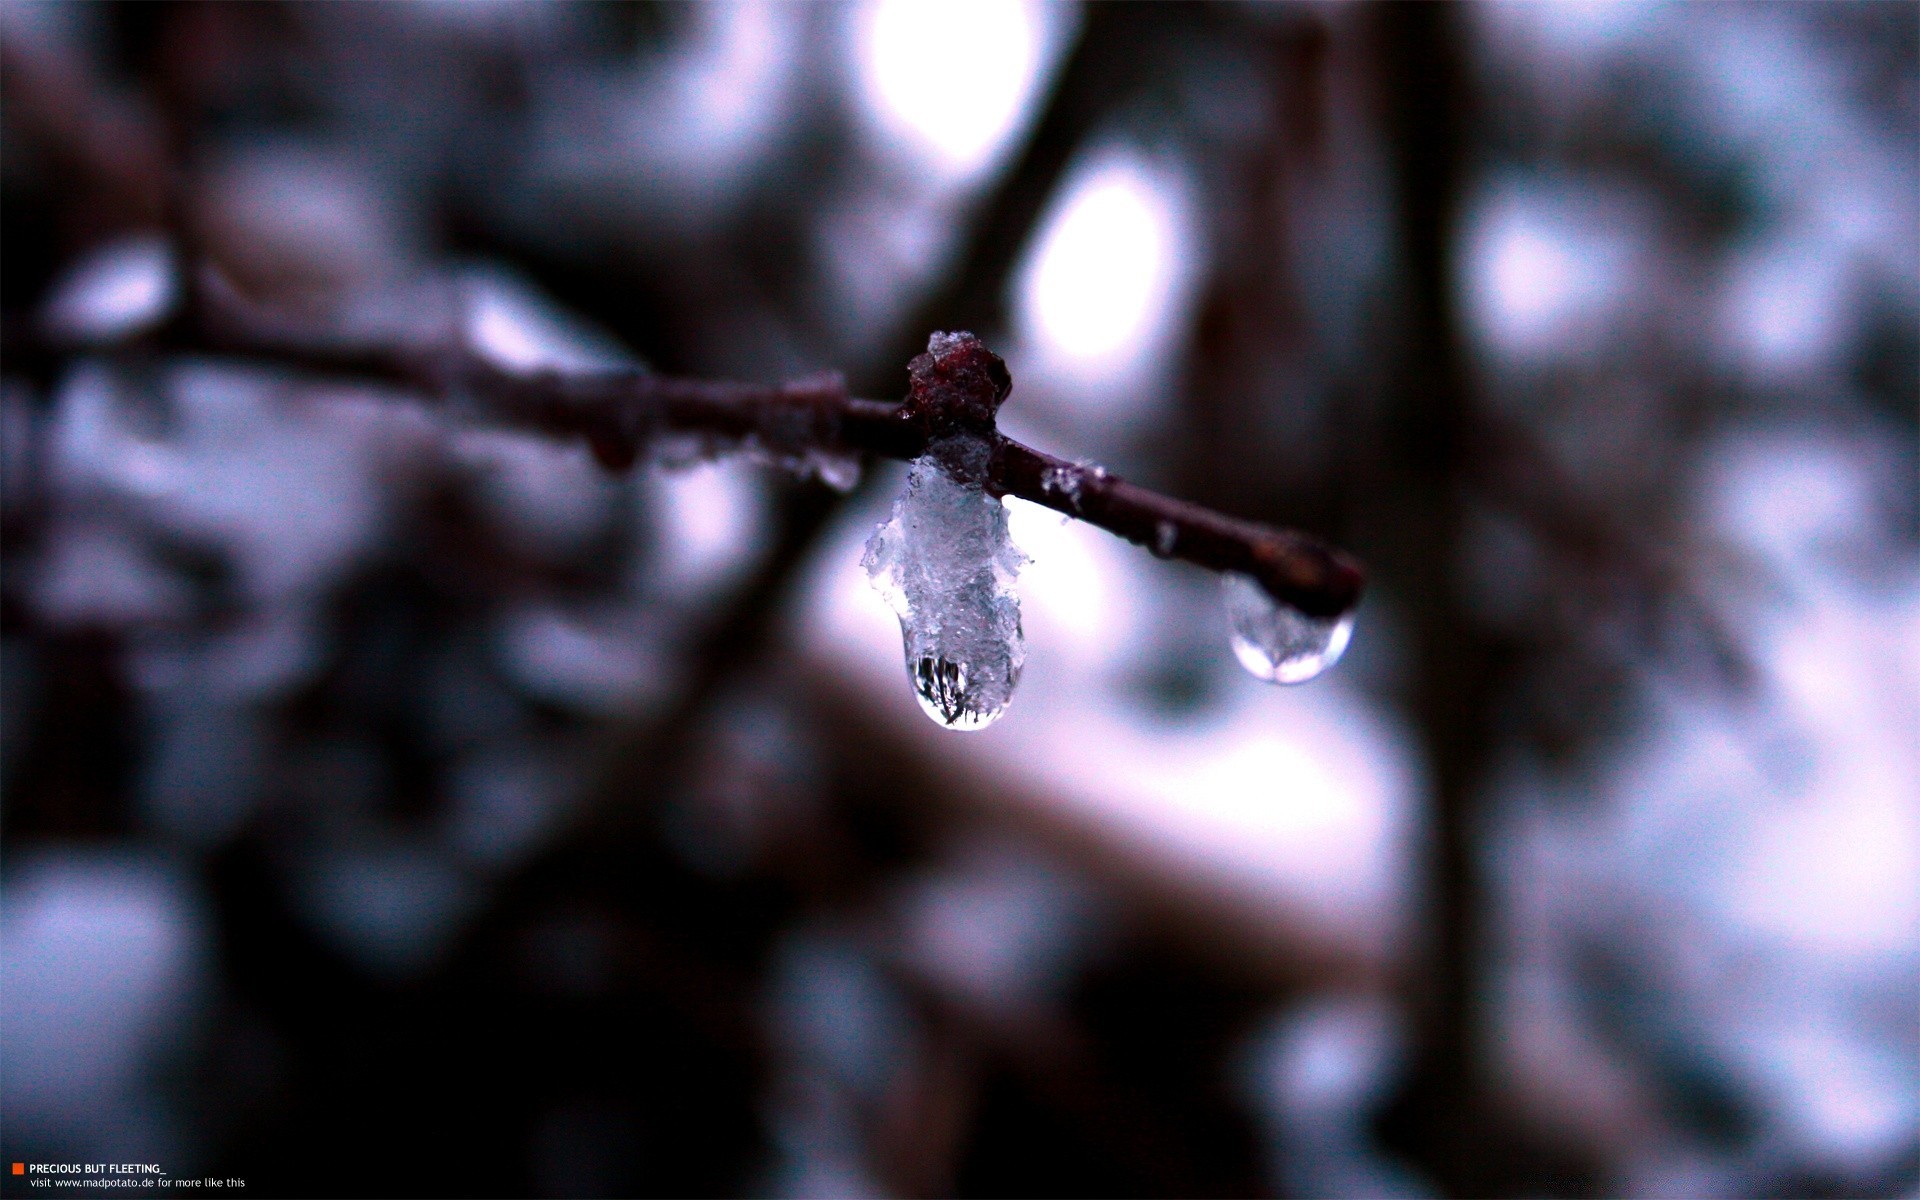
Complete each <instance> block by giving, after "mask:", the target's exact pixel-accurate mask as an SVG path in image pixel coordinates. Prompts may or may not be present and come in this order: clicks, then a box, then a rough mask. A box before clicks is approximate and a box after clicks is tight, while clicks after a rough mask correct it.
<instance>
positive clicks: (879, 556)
mask: <svg viewBox="0 0 1920 1200" xmlns="http://www.w3.org/2000/svg"><path fill="white" fill-rule="evenodd" d="M985 455H986V448H985V447H984V446H983V445H978V446H969V445H960V444H954V443H949V444H946V445H943V446H938V447H935V448H934V450H932V451H930V452H929V453H928V454H927V455H924V456H922V457H921V458H919V459H917V460H916V461H915V462H914V464H913V466H912V468H911V470H909V472H908V473H907V488H906V491H905V492H903V493H902V494H901V496H900V498H899V499H898V500H896V501H895V502H894V505H893V519H892V520H890V521H888V522H887V523H886V524H884V525H882V526H880V527H879V528H878V529H877V530H875V531H874V534H873V536H872V537H871V538H870V539H868V541H867V552H866V556H865V558H864V559H862V565H863V566H865V567H866V569H867V574H868V576H869V577H870V578H871V579H872V580H873V586H874V587H875V588H876V589H878V590H879V592H880V594H881V595H882V596H884V597H885V598H886V601H887V604H888V606H889V607H891V608H892V609H893V611H894V612H895V613H896V614H897V615H898V616H899V618H900V637H901V641H902V642H903V643H904V644H905V647H906V656H907V677H908V678H909V679H910V680H911V681H912V683H913V690H914V693H915V695H917V696H918V697H919V698H920V707H921V708H923V709H925V710H926V713H927V715H928V716H929V717H932V718H933V719H934V720H935V721H936V722H938V723H939V724H941V725H944V726H946V727H947V728H949V729H981V728H984V727H986V726H987V725H990V724H992V723H993V722H994V721H995V720H996V719H998V718H999V716H1000V714H1001V713H1003V712H1005V711H1006V708H1007V703H1008V702H1009V701H1010V700H1012V698H1013V689H1014V685H1015V684H1016V683H1018V682H1019V680H1020V667H1021V665H1022V664H1023V663H1024V662H1025V660H1026V648H1025V644H1024V642H1023V640H1022V637H1021V632H1020V601H1019V598H1018V597H1017V596H1015V595H1014V590H1013V584H1014V578H1015V576H1016V575H1017V574H1018V573H1019V570H1020V566H1021V564H1022V563H1023V562H1025V561H1026V559H1025V557H1024V556H1023V555H1022V554H1021V553H1020V551H1019V550H1018V549H1017V548H1015V546H1014V544H1013V540H1012V539H1011V538H1010V537H1009V536H1008V535H1007V510H1006V508H1005V506H1004V505H1002V504H1001V502H1000V501H999V500H997V499H995V498H994V497H992V496H990V495H988V494H987V492H986V489H985V488H983V487H981V486H980V485H979V484H977V483H972V482H966V481H964V479H956V478H955V477H954V474H952V473H950V472H949V470H948V469H947V467H945V466H943V465H941V464H942V461H945V462H947V463H951V464H955V465H957V466H959V467H961V468H962V469H961V471H960V472H959V473H960V474H961V475H962V476H963V477H970V478H972V479H980V478H984V475H985V470H984V468H985ZM974 457H978V459H979V461H978V462H977V463H975V462H973V461H972V459H973V458H974ZM967 468H972V469H967Z"/></svg>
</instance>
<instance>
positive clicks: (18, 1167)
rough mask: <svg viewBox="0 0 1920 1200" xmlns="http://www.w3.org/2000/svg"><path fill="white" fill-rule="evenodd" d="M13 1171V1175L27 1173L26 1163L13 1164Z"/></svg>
mask: <svg viewBox="0 0 1920 1200" xmlns="http://www.w3.org/2000/svg"><path fill="white" fill-rule="evenodd" d="M13 1173H14V1174H15V1175H25V1174H26V1173H27V1164H25V1163H15V1164H13Z"/></svg>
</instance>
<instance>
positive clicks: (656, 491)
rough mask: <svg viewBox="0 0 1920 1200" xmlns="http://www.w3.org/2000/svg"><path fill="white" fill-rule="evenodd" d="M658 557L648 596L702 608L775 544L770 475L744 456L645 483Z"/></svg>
mask: <svg viewBox="0 0 1920 1200" xmlns="http://www.w3.org/2000/svg"><path fill="white" fill-rule="evenodd" d="M641 486H642V488H643V493H644V495H645V497H646V499H647V503H646V505H645V506H644V509H643V513H642V515H643V518H644V519H645V520H647V521H648V522H650V524H651V526H652V528H651V531H650V533H649V544H650V546H651V548H652V553H651V554H649V555H648V556H647V559H646V561H645V563H644V566H643V567H642V568H641V569H644V571H645V578H644V579H642V580H638V581H636V583H637V584H638V586H640V587H641V588H642V589H643V590H644V591H645V592H646V593H647V594H650V595H651V594H658V595H661V596H665V597H668V598H669V599H671V600H673V601H675V602H678V603H684V604H689V605H693V604H697V603H699V602H701V601H703V600H705V599H707V598H709V597H711V596H713V595H714V594H716V593H717V592H719V591H721V590H722V589H724V588H725V587H727V585H728V584H730V583H732V582H734V581H735V580H737V579H739V578H740V576H741V575H742V574H743V573H744V572H745V571H746V570H747V569H748V568H750V567H751V566H752V565H753V562H754V560H755V559H756V558H758V557H759V555H760V554H761V553H762V552H763V551H764V550H765V549H766V547H767V544H768V542H769V541H770V540H771V538H772V530H771V528H770V525H771V523H772V513H771V512H770V511H769V505H770V498H769V496H768V494H767V482H766V477H765V471H764V470H763V469H762V468H760V467H759V466H757V465H755V464H754V463H751V462H749V461H747V459H746V457H745V456H744V455H735V456H732V457H728V458H722V459H714V460H710V461H707V462H701V463H695V464H693V465H692V466H688V467H684V468H679V469H666V470H651V471H648V472H647V474H646V477H645V478H644V480H643V481H642V484H641Z"/></svg>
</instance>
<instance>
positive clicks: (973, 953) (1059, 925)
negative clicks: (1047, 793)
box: [890, 837, 1109, 1020]
mask: <svg viewBox="0 0 1920 1200" xmlns="http://www.w3.org/2000/svg"><path fill="white" fill-rule="evenodd" d="M890 907H891V909H892V911H893V913H894V919H895V920H896V921H897V922H898V924H899V928H900V938H899V941H898V943H897V944H898V945H899V946H900V949H901V955H902V957H903V959H904V960H905V962H906V963H907V964H908V965H909V966H910V967H911V968H912V969H913V970H914V971H915V972H916V973H918V974H919V975H920V977H921V978H923V979H927V980H931V981H932V982H934V983H935V984H936V985H937V986H940V987H941V988H943V989H945V990H946V991H948V992H949V993H950V994H952V995H953V996H954V997H956V998H957V999H959V1000H960V1001H961V1002H962V1003H964V1004H965V1005H967V1007H968V1008H969V1010H971V1011H978V1012H982V1013H987V1014H993V1015H996V1016H999V1017H1001V1018H1003V1019H1016V1020H1017V1019H1018V1018H1020V1017H1023V1016H1027V1015H1029V1014H1030V1013H1031V1012H1032V1011H1033V1010H1034V1009H1036V1008H1038V1007H1039V1006H1041V1005H1043V1004H1046V1003H1049V1002H1055V1001H1058V1000H1059V999H1061V996H1060V993H1061V991H1062V990H1064V988H1065V987H1066V985H1067V984H1068V983H1069V982H1070V981H1071V980H1072V979H1073V977H1074V975H1075V974H1076V972H1077V971H1078V970H1079V969H1080V968H1081V967H1083V966H1084V965H1085V963H1086V960H1087V958H1088V957H1089V955H1090V954H1092V953H1093V952H1094V951H1096V950H1097V949H1098V945H1099V942H1100V939H1101V937H1102V935H1103V934H1104V933H1105V931H1106V923H1107V918H1108V915H1109V914H1108V913H1107V911H1106V908H1107V905H1106V901H1105V898H1104V897H1103V896H1102V895H1101V893H1100V892H1099V891H1098V890H1097V889H1096V888H1095V887H1094V886H1093V885H1092V883H1091V881H1089V880H1087V879H1086V878H1084V877H1082V876H1081V875H1080V874H1079V873H1078V872H1076V871H1074V870H1073V869H1071V868H1069V867H1068V866H1066V865H1065V864H1064V863H1060V862H1056V861H1054V860H1052V859H1050V858H1049V857H1047V856H1045V855H1043V854H1041V853H1039V852H1038V851H1037V850H1036V849H1035V848H1034V847H1032V846H1030V845H1027V844H1024V843H1022V842H1019V841H1016V840H1013V839H995V838H991V837H976V838H970V839H967V840H965V841H963V842H962V843H960V844H959V845H958V846H957V847H955V848H953V849H952V850H951V851H950V852H949V853H948V854H947V855H945V856H944V858H943V860H942V861H940V862H938V863H936V864H935V865H933V866H931V867H929V868H928V869H926V870H923V871H922V872H920V873H919V874H917V875H915V876H912V877H909V878H908V879H906V880H904V881H902V882H901V883H900V884H899V885H898V886H897V889H896V893H895V897H894V900H893V902H892V904H891V905H890Z"/></svg>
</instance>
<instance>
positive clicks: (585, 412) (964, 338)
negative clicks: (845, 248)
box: [173, 274, 1364, 617]
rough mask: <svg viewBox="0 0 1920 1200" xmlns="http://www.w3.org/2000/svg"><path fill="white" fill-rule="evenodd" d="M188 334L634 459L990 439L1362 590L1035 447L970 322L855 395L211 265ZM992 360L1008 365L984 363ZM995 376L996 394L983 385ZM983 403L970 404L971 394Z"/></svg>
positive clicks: (1108, 518) (1286, 543)
mask: <svg viewBox="0 0 1920 1200" xmlns="http://www.w3.org/2000/svg"><path fill="white" fill-rule="evenodd" d="M196 291H198V292H199V302H198V304H196V305H195V307H194V309H193V311H194V313H195V319H194V321H193V323H192V326H191V327H190V328H177V329H176V330H174V331H173V337H174V338H175V339H177V340H178V341H180V342H181V343H183V347H184V348H195V349H206V350H214V351H218V352H221V353H226V354H234V355H240V356H245V357H255V358H262V359H267V360H271V361H273V362H276V363H279V364H281V365H285V366H290V367H294V368H298V369H303V370H310V371H315V372H319V373H324V374H331V375H336V376H339V375H346V376H352V377H355V378H360V379H370V380H374V381H377V382H380V383H383V384H387V385H390V386H395V387H400V388H405V389H408V390H413V391H422V392H426V393H428V394H430V395H434V396H439V397H458V398H460V399H462V400H464V401H465V402H466V403H468V404H469V405H471V406H472V407H473V409H474V410H475V411H476V413H477V415H478V416H479V417H480V418H481V419H483V420H489V421H497V422H499V423H501V424H505V425H509V426H513V427H516V428H523V429H530V430H535V431H538V432H541V433H544V434H547V435H549V436H555V437H578V438H582V439H584V440H585V441H586V442H587V444H588V445H589V446H591V447H592V449H593V451H594V454H595V455H596V456H597V457H598V458H599V459H600V461H601V462H602V463H603V464H604V465H605V466H607V467H608V468H609V469H613V470H622V469H625V468H627V467H629V466H631V465H632V464H633V462H634V461H635V460H636V459H637V458H638V456H639V455H640V453H641V452H642V451H643V450H644V449H645V448H646V447H647V446H648V445H649V444H650V443H651V442H652V441H654V440H655V439H656V438H658V437H659V436H661V435H663V434H695V435H699V436H701V437H705V438H710V439H713V440H714V441H716V442H717V443H720V444H719V445H717V446H716V447H715V448H716V449H721V448H724V447H725V445H726V444H728V443H731V444H734V445H753V446H756V447H758V448H760V449H762V450H766V451H769V452H771V453H774V454H776V455H794V456H800V455H805V454H808V453H817V452H827V453H838V454H852V455H860V454H872V455H878V456H881V457H885V458H894V459H900V460H912V459H914V458H918V457H919V456H920V455H922V454H924V453H926V452H927V451H928V449H929V447H930V446H931V445H932V444H933V443H935V442H936V441H938V440H940V439H941V438H942V437H945V436H950V435H965V436H970V437H979V438H984V439H986V440H987V441H988V443H989V445H990V446H991V455H990V459H989V462H990V466H989V468H988V474H987V477H986V478H985V479H984V480H982V481H981V482H982V484H983V485H984V486H985V487H986V489H987V490H988V491H989V492H991V493H992V494H994V495H997V496H1018V497H1019V498H1021V499H1023V500H1029V501H1032V502H1033V503H1035V504H1040V505H1044V506H1046V507H1047V508H1051V509H1053V510H1055V511H1057V512H1061V513H1065V514H1066V515H1068V516H1071V517H1076V518H1078V519H1080V520H1083V521H1086V522H1088V523H1090V524H1093V525H1096V526H1098V527H1100V528H1102V529H1105V530H1107V531H1108V532H1110V533H1113V534H1116V535H1118V536H1120V537H1123V538H1126V539H1127V540H1128V541H1132V542H1136V543H1139V544H1140V545H1143V546H1146V547H1147V548H1149V549H1150V550H1152V551H1153V552H1154V553H1155V554H1157V555H1159V556H1160V557H1162V558H1177V559H1181V560H1183V561H1185V562H1190V563H1193V564H1194V565H1196V566H1201V567H1206V568H1208V569H1209V570H1214V571H1236V572H1240V573H1242V574H1246V575H1250V576H1252V577H1253V578H1255V579H1257V580H1259V581H1260V583H1261V585H1262V586H1263V587H1265V588H1266V590H1267V591H1268V592H1269V593H1270V594H1271V595H1272V596H1274V597H1275V598H1276V599H1278V600H1280V601H1282V602H1284V603H1286V604H1289V605H1291V606H1293V607H1294V608H1296V609H1298V610H1299V611H1301V612H1303V613H1306V614H1307V615H1309V616H1314V617H1332V616H1338V615H1340V614H1342V613H1345V612H1347V611H1348V610H1350V609H1352V608H1353V606H1354V605H1355V604H1356V603H1358V601H1359V597H1360V591H1361V588H1362V586H1363V582H1364V574H1363V572H1362V571H1361V569H1360V567H1359V565H1358V564H1357V563H1355V562H1354V561H1353V560H1352V559H1351V558H1350V557H1348V556H1347V555H1345V554H1343V553H1342V552H1341V551H1339V550H1337V549H1335V548H1333V547H1332V546H1329V545H1327V544H1326V543H1325V542H1322V541H1321V540H1319V539H1317V538H1315V537H1313V536H1311V535H1309V534H1305V533H1298V532H1294V531H1291V530H1281V529H1274V528H1272V527H1270V526H1266V525H1261V524H1256V523H1254V522H1251V521H1243V520H1238V519H1236V518H1233V517H1228V516H1224V515H1222V514H1220V513H1216V512H1213V511H1211V510H1209V509H1206V508H1203V507H1201V506H1199V505H1197V504H1189V503H1187V502H1185V501H1181V500H1175V499H1173V498H1171V497H1167V496H1162V495H1160V494H1159V493H1157V492H1153V491H1150V490H1148V489H1146V488H1143V487H1140V486H1138V485H1137V484H1132V483H1128V482H1127V481H1126V480H1123V479H1121V478H1119V477H1118V476H1115V475H1112V474H1110V473H1109V472H1107V471H1106V470H1105V469H1104V468H1102V467H1099V466H1096V465H1093V464H1090V463H1081V462H1070V461H1068V460H1066V459H1062V458H1056V457H1054V456H1053V455H1050V454H1045V453H1042V452H1041V451H1038V450H1034V449H1032V448H1031V447H1028V446H1024V445H1022V444H1020V443H1019V442H1016V441H1013V440H1012V439H1010V438H1007V437H1005V436H1003V435H1001V434H1000V433H999V432H998V431H997V430H996V429H995V428H994V426H993V410H994V409H996V408H997V407H998V404H999V400H1000V399H1004V397H1005V394H1006V390H1008V389H1010V388H1011V381H1010V380H1009V379H1007V377H1006V369H1005V366H1004V365H1003V364H1001V363H1000V360H999V358H998V357H997V356H995V355H993V354H992V353H991V352H990V351H988V350H987V349H986V348H985V347H984V346H983V345H981V344H980V342H979V341H978V340H977V339H975V338H973V337H972V336H971V335H953V336H952V337H949V338H948V339H947V345H948V347H949V348H948V349H947V350H946V351H945V352H944V353H942V354H940V355H923V356H922V357H921V358H919V359H916V360H915V361H914V366H913V389H912V392H911V394H910V395H909V397H908V399H907V401H906V402H905V403H899V404H895V403H889V402H886V401H878V400H862V399H858V398H856V397H851V396H848V395H847V391H846V384H845V382H844V380H842V379H841V378H840V377H839V376H838V375H835V374H825V375H818V376H813V377H810V378H807V379H802V380H796V381H792V382H788V383H784V384H750V383H735V382H726V381H714V380H691V379H675V378H670V377H666V376H660V375H654V374H650V373H648V372H646V371H643V370H637V369H628V370H610V371H592V372H583V371H559V370H541V371H532V372H520V371H511V370H507V369H505V368H503V367H500V366H498V365H496V364H494V363H493V362H491V361H489V360H488V359H486V358H485V357H483V356H481V355H480V354H478V353H476V352H475V351H473V350H472V349H471V348H469V347H467V346H466V345H465V344H464V343H447V344H437V345H426V346H406V345H398V344H394V345H372V346H369V345H355V344H350V343H346V342H344V341H340V340H336V339H333V338H330V337H328V336H327V335H326V334H324V333H322V332H320V331H318V330H316V329H314V328H312V327H310V326H306V325H302V324H300V323H297V322H293V321H289V320H284V319H281V318H279V317H276V316H274V315H271V314H267V313H264V312H262V311H260V310H259V309H257V308H255V307H252V306H250V305H248V304H247V303H246V302H245V301H243V300H241V299H240V298H239V297H238V296H237V295H235V294H234V293H233V292H232V291H231V290H230V289H228V288H226V287H224V286H223V285H222V284H221V283H220V281H219V280H218V278H217V276H212V275H210V274H208V275H205V276H203V278H202V279H201V280H200V282H199V286H198V288H196ZM989 363H990V364H991V370H994V371H997V372H998V376H997V379H996V378H989V377H987V376H985V375H982V374H981V373H980V372H981V371H982V370H983V369H987V364H989ZM982 389H985V393H992V392H995V391H997V392H998V398H995V399H990V400H987V399H983V396H984V394H985V393H983V391H982ZM983 403H984V404H985V406H986V407H985V409H984V411H974V412H972V413H971V415H968V414H966V413H962V412H961V411H960V410H962V409H965V408H966V407H967V406H968V405H975V406H978V405H980V404H983Z"/></svg>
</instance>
